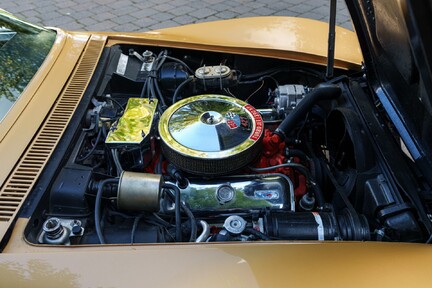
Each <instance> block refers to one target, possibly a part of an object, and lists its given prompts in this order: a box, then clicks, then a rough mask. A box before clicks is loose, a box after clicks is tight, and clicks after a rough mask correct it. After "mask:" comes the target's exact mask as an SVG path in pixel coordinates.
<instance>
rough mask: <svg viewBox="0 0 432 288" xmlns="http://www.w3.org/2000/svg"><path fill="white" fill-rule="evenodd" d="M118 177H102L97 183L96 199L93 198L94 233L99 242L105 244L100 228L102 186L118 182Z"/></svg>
mask: <svg viewBox="0 0 432 288" xmlns="http://www.w3.org/2000/svg"><path fill="white" fill-rule="evenodd" d="M118 182H119V180H118V179H113V178H109V179H104V180H102V181H100V182H99V184H98V190H97V193H96V200H95V212H94V221H95V229H96V235H97V237H98V239H99V243H100V244H106V241H105V237H104V235H103V232H102V229H101V219H100V210H101V202H102V201H101V200H102V194H103V188H104V186H105V185H107V184H118Z"/></svg>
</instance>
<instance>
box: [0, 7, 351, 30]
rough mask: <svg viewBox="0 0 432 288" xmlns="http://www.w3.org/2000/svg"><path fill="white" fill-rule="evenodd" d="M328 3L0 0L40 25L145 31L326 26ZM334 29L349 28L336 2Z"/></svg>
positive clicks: (75, 28) (345, 10) (348, 17)
mask: <svg viewBox="0 0 432 288" xmlns="http://www.w3.org/2000/svg"><path fill="white" fill-rule="evenodd" d="M329 3H330V0H192V1H186V0H170V1H165V0H19V1H18V0H0V8H2V9H5V10H7V11H9V12H11V13H12V14H14V15H15V16H17V17H18V18H21V19H23V20H26V21H29V22H32V23H34V24H38V25H42V26H55V27H60V28H63V29H66V30H88V31H124V32H126V31H127V32H132V31H148V30H154V29H161V28H167V27H173V26H179V25H184V24H192V23H198V22H207V21H214V20H222V19H230V18H242V17H253V16H295V17H304V18H312V19H316V20H321V21H325V22H327V21H328V14H329V11H330V9H329V5H330V4H329ZM336 19H337V20H336V22H337V25H340V26H342V27H345V28H348V29H352V24H351V20H350V16H349V13H348V10H347V9H346V6H345V3H344V2H343V1H342V0H338V1H337V18H336Z"/></svg>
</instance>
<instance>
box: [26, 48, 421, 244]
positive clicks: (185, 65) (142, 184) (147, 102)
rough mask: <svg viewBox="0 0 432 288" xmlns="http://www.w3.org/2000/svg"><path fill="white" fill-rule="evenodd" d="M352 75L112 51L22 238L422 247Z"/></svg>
mask: <svg viewBox="0 0 432 288" xmlns="http://www.w3.org/2000/svg"><path fill="white" fill-rule="evenodd" d="M346 73H347V71H337V74H338V75H336V77H334V78H332V79H326V78H325V67H322V66H317V65H311V64H306V63H297V62H293V61H288V60H281V59H271V58H265V57H254V56H247V55H235V54H228V53H216V52H203V51H193V50H183V49H174V48H161V47H145V46H137V45H126V44H122V45H114V46H112V47H109V48H106V50H105V52H104V54H103V60H102V61H101V63H100V64H99V66H98V73H96V74H95V76H94V79H93V80H94V81H93V82H94V83H95V84H94V85H93V87H91V89H88V90H89V91H88V93H87V94H89V98H88V99H89V100H88V103H87V104H85V107H84V108H83V107H82V106H81V108H82V109H81V110H82V114H83V115H84V117H82V118H81V119H80V120H79V121H78V122H77V123H75V124H76V125H75V126H73V125H71V126H72V127H69V128H68V129H69V130H71V131H72V130H73V131H74V132H73V135H74V137H73V141H70V143H68V146H67V147H66V148H64V151H65V153H64V157H63V158H62V161H61V165H59V166H58V167H57V168H56V169H53V170H55V172H52V173H54V175H55V176H54V177H53V178H52V179H51V181H50V183H49V185H47V189H46V191H45V193H44V196H43V197H42V199H41V201H40V202H39V204H38V206H37V208H36V209H35V212H34V213H33V215H32V217H31V219H32V221H30V222H31V223H30V225H28V227H27V228H26V235H25V236H26V239H27V240H28V241H29V242H31V243H34V244H42V245H88V244H133V243H173V242H174V243H175V242H196V243H197V242H226V241H269V240H274V241H277V240H316V241H324V240H332V241H341V240H343V241H349V240H355V241H369V240H372V241H407V242H418V241H424V237H425V236H424V235H423V234H424V231H423V230H424V229H423V227H422V225H421V223H419V221H418V220H417V218H418V216H417V215H416V211H415V208H414V207H413V206H412V205H411V204H410V203H409V201H408V199H407V197H406V196H404V195H403V194H402V193H400V191H399V190H398V188H397V185H395V183H394V181H393V180H392V179H391V177H389V175H388V172H387V170H386V169H385V167H384V166H385V165H383V164H382V163H381V160H380V156H379V155H378V152H377V151H378V149H377V148H376V147H375V144H374V142H373V141H371V137H370V132H369V130H368V128H367V127H366V125H365V123H364V122H365V121H364V119H363V117H362V116H361V115H360V114H359V110H358V107H357V106H356V105H355V101H354V100H353V99H355V97H365V96H366V94H367V93H368V90H367V85H366V83H365V79H364V77H363V75H362V73H361V72H360V73H359V72H349V73H350V74H351V76H350V77H348V76H346ZM83 105H84V104H83ZM372 108H374V107H373V106H372Z"/></svg>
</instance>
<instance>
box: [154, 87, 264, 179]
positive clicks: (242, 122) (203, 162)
mask: <svg viewBox="0 0 432 288" xmlns="http://www.w3.org/2000/svg"><path fill="white" fill-rule="evenodd" d="M263 131H264V123H263V120H262V118H261V115H260V114H259V112H258V111H257V110H256V109H255V108H254V107H252V106H251V105H249V104H247V103H245V102H243V101H241V100H238V99H235V98H231V97H227V96H223V95H199V96H194V97H189V98H186V99H183V100H181V101H179V102H177V103H175V104H173V105H172V106H170V107H169V108H168V109H167V110H166V111H165V112H164V113H163V114H162V116H161V118H160V120H159V134H160V137H161V140H162V151H163V153H164V155H165V156H166V158H167V159H168V160H169V161H170V162H171V163H173V164H174V165H176V166H177V167H178V168H180V169H182V170H183V171H186V172H189V173H193V174H200V175H221V174H227V173H229V172H232V171H235V170H237V169H239V168H242V167H244V166H246V165H247V164H249V163H250V162H251V161H252V160H253V159H254V158H256V156H257V155H258V153H259V151H260V148H261V139H262V136H263Z"/></svg>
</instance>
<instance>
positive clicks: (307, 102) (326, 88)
mask: <svg viewBox="0 0 432 288" xmlns="http://www.w3.org/2000/svg"><path fill="white" fill-rule="evenodd" d="M341 93H342V90H341V88H340V87H339V86H337V85H334V84H327V83H323V84H319V85H317V86H316V87H315V88H314V89H313V90H312V91H311V92H309V93H308V94H306V96H305V97H304V99H303V100H301V101H300V103H299V104H298V105H297V107H295V108H294V110H293V111H292V112H291V113H289V114H288V115H287V116H286V118H285V119H284V120H283V121H282V123H281V124H280V125H279V127H278V128H276V130H275V132H274V133H275V134H277V135H279V137H280V138H281V140H286V138H287V135H288V134H289V133H290V132H291V131H292V130H293V129H294V127H295V126H296V125H297V123H298V122H299V121H300V120H302V119H304V118H305V117H306V114H307V113H308V112H309V111H310V109H311V108H312V106H314V105H315V104H316V103H318V102H319V101H322V100H331V99H336V98H338V97H339V96H340V95H341Z"/></svg>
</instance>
